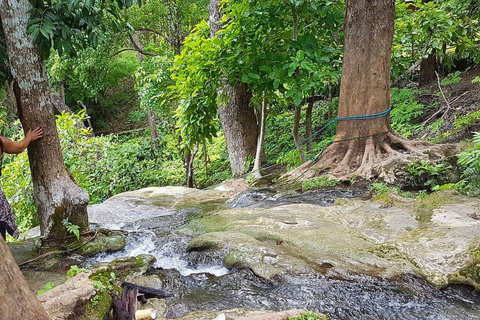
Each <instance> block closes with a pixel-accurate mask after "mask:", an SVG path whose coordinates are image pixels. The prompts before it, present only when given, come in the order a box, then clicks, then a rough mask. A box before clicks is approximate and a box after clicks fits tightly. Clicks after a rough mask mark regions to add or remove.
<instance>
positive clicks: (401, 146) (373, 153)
mask: <svg viewBox="0 0 480 320" xmlns="http://www.w3.org/2000/svg"><path fill="white" fill-rule="evenodd" d="M459 151H460V149H459V148H458V147H457V146H455V145H452V144H443V145H435V144H432V143H429V142H425V141H412V140H407V139H405V138H403V137H401V136H399V135H397V134H395V133H393V132H387V133H385V134H382V135H376V136H369V137H366V138H359V139H352V140H349V141H338V142H335V143H333V144H332V145H330V146H329V147H328V148H327V149H325V151H324V152H323V154H322V156H321V157H320V159H319V161H318V162H316V163H312V161H308V162H306V163H305V164H303V165H302V166H300V167H298V168H297V169H295V170H293V171H292V172H289V173H288V174H287V176H286V177H285V179H286V181H291V180H305V179H310V178H313V177H315V176H318V175H321V174H328V175H330V176H332V177H334V178H336V179H340V180H348V179H352V178H363V179H367V180H368V179H382V180H384V181H385V182H387V183H393V182H394V181H395V180H397V178H398V177H399V176H401V175H402V174H403V172H404V171H405V168H406V167H407V165H408V163H411V162H417V161H422V160H427V161H432V162H439V161H441V160H443V159H445V158H447V157H449V156H452V155H453V154H455V153H457V152H459Z"/></svg>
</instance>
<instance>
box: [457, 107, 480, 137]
mask: <svg viewBox="0 0 480 320" xmlns="http://www.w3.org/2000/svg"><path fill="white" fill-rule="evenodd" d="M478 121H480V110H477V111H474V112H472V113H469V114H467V115H465V116H460V117H458V118H457V119H455V121H454V122H453V128H454V129H455V130H454V132H453V133H456V132H458V131H460V130H464V129H468V128H469V127H471V126H473V125H474V124H475V123H477V122H478Z"/></svg>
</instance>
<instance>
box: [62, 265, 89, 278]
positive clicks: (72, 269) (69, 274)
mask: <svg viewBox="0 0 480 320" xmlns="http://www.w3.org/2000/svg"><path fill="white" fill-rule="evenodd" d="M85 271H87V269H83V268H79V267H78V266H77V265H73V266H71V267H70V269H69V270H68V271H67V279H70V278H73V277H75V276H76V275H77V274H79V273H82V272H85Z"/></svg>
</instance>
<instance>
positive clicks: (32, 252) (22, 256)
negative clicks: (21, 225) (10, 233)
mask: <svg viewBox="0 0 480 320" xmlns="http://www.w3.org/2000/svg"><path fill="white" fill-rule="evenodd" d="M7 245H8V248H9V249H10V252H11V253H12V255H13V258H14V259H15V262H16V263H17V264H21V263H24V262H25V261H28V260H31V259H33V258H34V257H35V256H36V251H37V249H38V248H37V246H36V245H35V241H34V240H33V239H29V240H25V241H14V242H8V243H7Z"/></svg>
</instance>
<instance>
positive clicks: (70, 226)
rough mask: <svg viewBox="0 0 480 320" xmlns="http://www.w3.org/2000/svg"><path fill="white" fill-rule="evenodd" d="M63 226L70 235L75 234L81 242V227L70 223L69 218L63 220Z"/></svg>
mask: <svg viewBox="0 0 480 320" xmlns="http://www.w3.org/2000/svg"><path fill="white" fill-rule="evenodd" d="M62 225H63V226H64V227H65V229H67V232H68V233H71V234H74V235H75V237H77V240H80V226H78V225H76V224H73V223H71V222H70V221H68V218H67V219H63V220H62Z"/></svg>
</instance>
